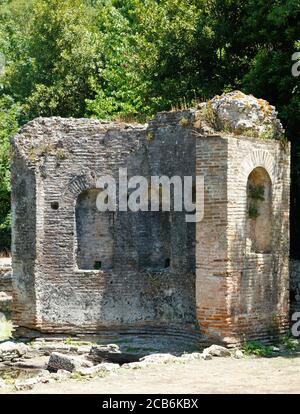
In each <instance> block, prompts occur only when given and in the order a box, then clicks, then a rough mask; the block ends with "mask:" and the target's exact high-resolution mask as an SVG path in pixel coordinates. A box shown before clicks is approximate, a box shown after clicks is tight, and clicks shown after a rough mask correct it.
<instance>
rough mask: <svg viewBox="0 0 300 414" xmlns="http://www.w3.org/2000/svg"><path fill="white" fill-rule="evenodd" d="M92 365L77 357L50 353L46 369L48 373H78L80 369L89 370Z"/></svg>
mask: <svg viewBox="0 0 300 414" xmlns="http://www.w3.org/2000/svg"><path fill="white" fill-rule="evenodd" d="M92 366H93V364H92V362H90V361H87V360H86V359H83V358H80V357H78V356H73V355H66V354H61V353H59V352H52V354H51V355H50V358H49V362H48V365H47V369H48V370H50V371H54V372H56V371H58V370H60V369H63V370H65V371H70V372H74V371H78V370H79V369H80V368H89V367H92Z"/></svg>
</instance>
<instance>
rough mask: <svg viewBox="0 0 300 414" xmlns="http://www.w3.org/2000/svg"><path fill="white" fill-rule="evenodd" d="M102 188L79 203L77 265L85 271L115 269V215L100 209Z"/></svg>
mask: <svg viewBox="0 0 300 414" xmlns="http://www.w3.org/2000/svg"><path fill="white" fill-rule="evenodd" d="M99 191H100V190H99V189H91V190H86V191H84V192H83V193H81V194H80V195H79V196H78V198H77V202H76V210H75V216H76V233H77V234H76V235H77V266H78V268H79V269H85V270H105V269H111V268H112V267H113V229H114V213H113V212H109V211H106V212H101V211H99V210H98V209H97V206H96V199H97V195H98V194H99Z"/></svg>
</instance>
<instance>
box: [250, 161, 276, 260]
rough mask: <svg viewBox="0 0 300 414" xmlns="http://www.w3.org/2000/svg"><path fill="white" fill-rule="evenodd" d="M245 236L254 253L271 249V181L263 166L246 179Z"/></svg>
mask: <svg viewBox="0 0 300 414" xmlns="http://www.w3.org/2000/svg"><path fill="white" fill-rule="evenodd" d="M247 238H248V240H250V245H251V251H252V252H254V253H270V252H271V249H272V182H271V179H270V176H269V174H268V172H267V171H266V169H265V168H263V167H257V168H254V170H252V172H251V173H250V174H249V176H248V181H247Z"/></svg>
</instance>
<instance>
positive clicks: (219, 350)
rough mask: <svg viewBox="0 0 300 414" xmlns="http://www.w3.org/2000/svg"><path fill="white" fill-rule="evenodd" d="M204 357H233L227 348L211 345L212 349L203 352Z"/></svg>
mask: <svg viewBox="0 0 300 414" xmlns="http://www.w3.org/2000/svg"><path fill="white" fill-rule="evenodd" d="M202 355H203V356H204V357H205V356H207V355H210V356H215V357H229V356H231V352H230V350H229V349H227V348H225V347H224V346H220V345H211V346H210V347H208V348H205V349H204V350H203V352H202Z"/></svg>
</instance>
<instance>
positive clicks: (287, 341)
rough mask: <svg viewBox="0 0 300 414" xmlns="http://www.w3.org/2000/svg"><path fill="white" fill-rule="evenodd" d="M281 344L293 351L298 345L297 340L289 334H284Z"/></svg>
mask: <svg viewBox="0 0 300 414" xmlns="http://www.w3.org/2000/svg"><path fill="white" fill-rule="evenodd" d="M282 345H283V346H284V347H285V348H286V349H287V350H288V351H295V350H296V349H297V348H298V346H299V342H298V340H297V339H294V338H293V337H292V336H290V335H285V336H284V337H283V338H282Z"/></svg>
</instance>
